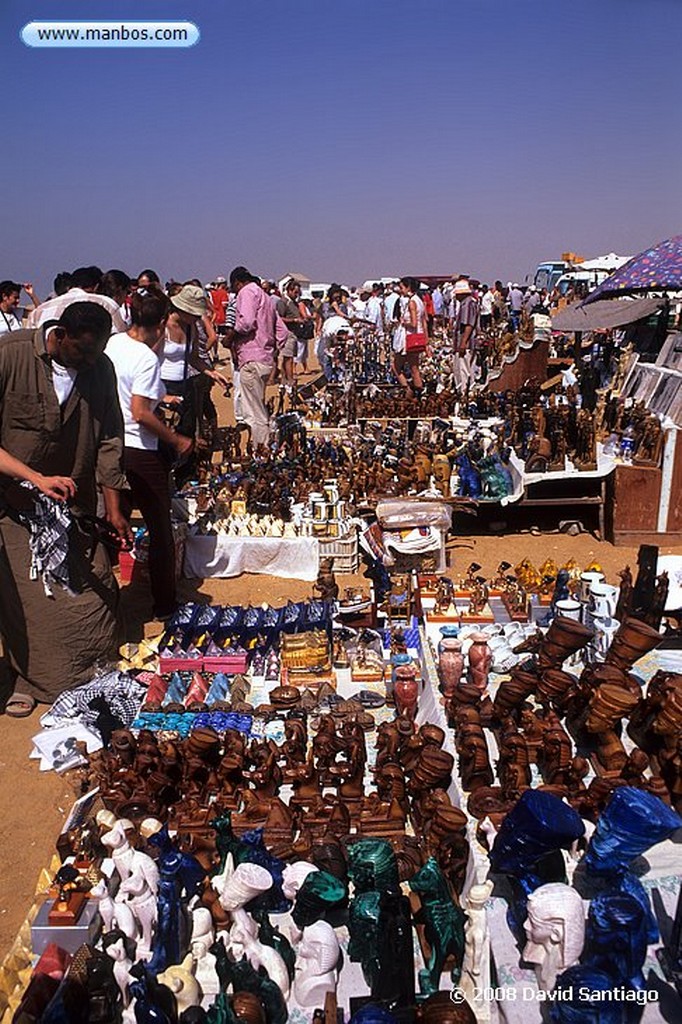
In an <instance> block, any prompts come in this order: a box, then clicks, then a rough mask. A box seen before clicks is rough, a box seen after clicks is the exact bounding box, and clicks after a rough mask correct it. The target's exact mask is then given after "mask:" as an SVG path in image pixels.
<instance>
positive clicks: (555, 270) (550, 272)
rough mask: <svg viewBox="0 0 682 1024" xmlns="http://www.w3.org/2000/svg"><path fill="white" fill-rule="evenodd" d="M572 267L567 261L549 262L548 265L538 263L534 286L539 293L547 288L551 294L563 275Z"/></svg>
mask: <svg viewBox="0 0 682 1024" xmlns="http://www.w3.org/2000/svg"><path fill="white" fill-rule="evenodd" d="M570 266H571V264H570V263H567V262H566V260H549V261H548V262H547V263H538V266H537V269H536V271H535V275H534V277H533V284H534V285H535V287H536V288H537V290H538V291H542V289H543V288H545V289H546V290H547V291H548V292H551V290H552V288H553V287H554V285H555V284H556V283H557V281H558V280H559V278H560V277H561V275H562V274H565V273H566V271H567V270H569V269H570Z"/></svg>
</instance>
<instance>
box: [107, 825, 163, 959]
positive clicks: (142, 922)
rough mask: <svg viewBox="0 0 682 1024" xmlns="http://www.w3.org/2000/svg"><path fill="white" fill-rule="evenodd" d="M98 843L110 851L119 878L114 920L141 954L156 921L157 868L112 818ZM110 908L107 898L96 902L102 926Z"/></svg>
mask: <svg viewBox="0 0 682 1024" xmlns="http://www.w3.org/2000/svg"><path fill="white" fill-rule="evenodd" d="M102 844H103V845H104V846H107V847H108V848H109V849H110V850H111V855H112V859H113V862H114V867H115V868H116V873H117V874H118V876H119V878H120V879H121V884H120V885H119V888H118V892H117V893H116V897H115V899H114V901H113V917H114V920H115V921H116V924H117V925H118V927H119V928H121V929H122V930H123V931H124V932H125V933H126V935H127V936H128V937H129V938H133V939H135V941H136V942H137V943H138V953H140V954H141V955H143V956H144V955H145V954H148V953H149V952H150V950H151V944H152V934H153V929H154V925H155V923H156V915H157V907H156V894H157V891H158V887H159V869H158V867H157V866H156V862H155V861H153V860H152V858H151V857H149V856H147V854H146V853H141V852H140V851H139V850H136V849H135V848H134V847H132V846H131V845H130V842H129V840H128V836H127V834H126V830H125V826H124V823H123V822H121V821H116V822H115V824H114V825H113V827H112V828H111V830H110V831H109V832H106V833H105V834H104V835H103V836H102ZM111 909H112V908H111V906H110V903H109V901H108V900H107V899H106V897H104V899H103V900H101V901H100V914H101V915H102V919H103V920H104V923H105V926H106V925H107V916H109V915H110V912H111ZM131 917H132V919H133V920H134V927H133V925H132V924H131V920H130V919H131ZM109 924H111V921H109Z"/></svg>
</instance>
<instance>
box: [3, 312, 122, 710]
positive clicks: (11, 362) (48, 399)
mask: <svg viewBox="0 0 682 1024" xmlns="http://www.w3.org/2000/svg"><path fill="white" fill-rule="evenodd" d="M110 333H111V317H110V315H109V313H108V312H107V311H106V310H105V309H103V308H102V307H101V306H99V305H96V304H95V303H92V302H74V303H72V304H71V305H69V306H68V307H67V308H66V309H65V310H64V311H63V312H62V314H61V316H60V318H59V320H58V321H57V322H56V323H53V324H45V325H44V326H43V327H40V328H38V329H37V330H34V331H29V330H26V331H24V330H22V331H13V332H12V333H11V334H10V335H8V336H7V338H6V339H5V340H4V342H3V344H2V346H0V636H1V637H2V642H3V647H4V654H5V657H6V658H7V660H8V662H9V666H10V670H11V675H12V677H13V681H14V692H13V694H12V696H11V697H9V699H8V701H7V704H6V708H5V710H6V713H7V714H9V715H12V716H14V717H22V716H24V715H27V714H30V712H31V711H32V710H33V708H34V707H35V705H36V703H37V702H43V703H52V702H53V701H54V699H55V698H56V697H57V696H58V694H59V693H61V692H62V690H65V689H68V688H70V687H73V686H78V685H79V684H81V683H85V682H87V681H88V679H89V678H91V676H92V674H93V670H94V668H95V666H96V665H97V663H98V662H100V663H101V662H102V661H106V660H107V659H108V658H110V657H111V656H112V655H115V653H116V647H117V640H118V629H117V605H118V590H117V586H116V582H115V580H114V577H113V575H112V572H111V566H110V564H109V558H108V555H107V553H106V551H105V550H104V548H103V547H102V544H101V543H96V542H95V541H94V540H93V538H92V536H91V535H88V534H87V533H85V532H83V531H81V530H79V529H77V528H75V527H72V528H71V529H70V530H69V533H68V551H66V552H63V553H62V552H60V551H58V550H57V545H58V540H57V531H56V530H55V551H54V555H55V557H61V556H62V554H63V559H64V562H65V565H66V566H67V567H68V578H69V581H70V588H71V589H70V591H67V590H66V589H64V588H62V587H60V586H53V587H52V588H50V589H51V593H49V594H48V592H47V588H46V586H45V585H44V582H43V580H42V579H41V578H31V577H32V575H33V576H35V575H36V574H35V572H33V573H32V571H31V569H32V557H31V548H30V545H29V539H30V534H29V530H28V528H27V526H26V525H25V524H24V522H22V521H20V519H19V514H20V510H21V509H24V510H25V511H26V513H27V514H30V510H31V509H33V508H34V503H33V502H32V499H31V492H30V491H28V490H27V489H26V488H24V487H21V486H20V483H19V482H20V481H27V482H28V483H30V484H32V485H33V487H34V488H35V489H36V490H37V491H38V492H41V493H42V494H45V495H47V496H48V497H50V498H53V499H57V500H58V501H60V502H69V504H70V505H71V506H72V509H73V512H74V513H75V514H78V513H79V512H80V513H86V514H94V513H95V512H96V510H97V489H98V486H99V487H100V488H101V492H102V497H103V501H104V506H105V510H106V516H107V519H108V520H109V523H110V524H111V526H112V527H113V528H114V530H115V531H116V533H117V534H118V535H119V538H120V539H121V541H122V542H128V541H129V540H130V528H129V526H128V524H127V522H126V520H125V518H124V516H123V515H122V513H121V510H120V505H119V492H120V491H121V490H122V489H123V488H124V487H125V486H126V481H125V477H124V475H123V470H122V466H121V456H122V450H123V423H122V419H121V411H120V407H119V403H118V398H117V394H116V380H115V376H114V369H113V367H112V365H111V362H110V361H109V360H108V359H107V358H105V357H104V356H103V352H104V346H105V344H106V342H107V339H108V338H109V335H110ZM43 539H44V538H43Z"/></svg>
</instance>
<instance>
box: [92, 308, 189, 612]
mask: <svg viewBox="0 0 682 1024" xmlns="http://www.w3.org/2000/svg"><path fill="white" fill-rule="evenodd" d="M169 310H170V305H169V302H168V299H167V298H166V296H165V295H164V294H163V292H160V291H149V292H146V293H144V294H142V293H140V292H136V293H135V294H134V295H133V296H132V298H131V301H130V315H131V326H130V329H129V330H128V331H127V332H126V333H121V334H114V335H112V337H111V338H110V339H109V341H108V343H107V347H106V349H105V352H106V355H107V356H108V357H109V359H111V361H112V363H113V364H114V369H115V370H116V383H117V387H118V398H119V402H120V405H121V412H122V413H123V425H124V449H123V463H124V467H125V471H126V476H127V478H128V484H129V486H130V494H131V498H129V499H128V507H127V510H126V511H127V513H128V515H129V514H130V512H131V511H132V508H133V506H134V507H137V508H138V509H139V510H140V512H141V513H142V516H143V518H144V521H145V524H146V526H147V530H148V531H149V580H150V584H151V591H152V598H153V602H154V609H153V614H154V617H155V618H157V619H166V618H167V617H168V616H169V615H171V614H172V613H173V611H174V610H175V604H176V596H175V541H174V537H173V528H172V526H171V515H170V487H169V465H168V462H167V460H166V459H165V458H164V456H163V454H162V453H161V452H160V451H159V441H162V442H163V443H164V445H165V446H166V447H169V448H171V449H172V451H173V452H174V453H175V454H176V455H177V457H179V458H183V457H187V456H188V455H189V454H190V453H191V451H192V448H193V447H194V444H193V441H192V440H191V439H190V438H188V437H185V436H183V435H182V434H180V433H177V432H176V431H174V430H171V429H170V428H169V427H167V426H166V425H165V424H164V423H162V422H161V420H160V419H159V418H158V416H157V415H156V407H157V405H158V404H159V402H160V401H161V400H162V399H163V397H164V395H165V391H166V389H165V388H164V386H163V383H162V381H161V371H160V365H159V357H158V355H157V353H156V351H155V349H156V347H157V346H159V345H160V343H161V340H162V338H163V334H164V331H165V327H166V320H167V317H168V314H169Z"/></svg>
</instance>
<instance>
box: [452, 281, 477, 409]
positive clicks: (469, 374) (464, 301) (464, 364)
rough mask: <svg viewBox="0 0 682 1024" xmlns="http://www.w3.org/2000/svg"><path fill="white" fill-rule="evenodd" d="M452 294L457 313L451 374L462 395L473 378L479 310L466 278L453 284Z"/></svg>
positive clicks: (454, 326)
mask: <svg viewBox="0 0 682 1024" xmlns="http://www.w3.org/2000/svg"><path fill="white" fill-rule="evenodd" d="M454 294H455V299H456V300H457V312H456V314H455V320H454V325H453V347H454V356H453V364H452V372H453V375H454V378H455V384H456V385H457V387H458V388H459V390H460V391H461V392H462V393H464V392H465V391H466V390H467V389H468V388H469V387H470V386H471V383H472V381H473V378H474V360H475V358H476V340H477V337H478V324H479V315H480V308H479V304H478V301H477V300H476V299H475V298H474V296H473V295H472V293H471V285H470V284H469V282H468V281H467V280H466V278H460V279H459V281H456V282H455V288H454Z"/></svg>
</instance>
